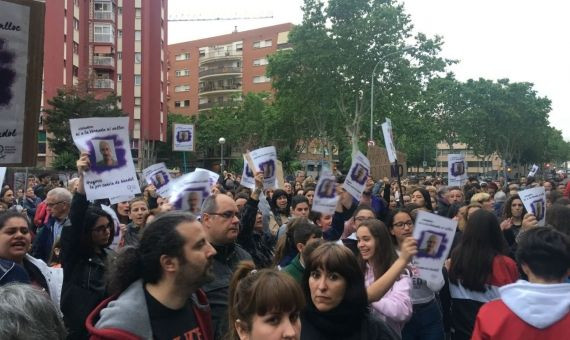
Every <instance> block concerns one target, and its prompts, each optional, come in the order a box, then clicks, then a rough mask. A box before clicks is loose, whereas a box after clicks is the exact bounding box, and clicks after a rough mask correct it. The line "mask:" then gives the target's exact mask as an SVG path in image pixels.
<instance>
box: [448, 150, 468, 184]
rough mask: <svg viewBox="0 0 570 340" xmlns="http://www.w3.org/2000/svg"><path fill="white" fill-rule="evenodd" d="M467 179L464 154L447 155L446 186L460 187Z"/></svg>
mask: <svg viewBox="0 0 570 340" xmlns="http://www.w3.org/2000/svg"><path fill="white" fill-rule="evenodd" d="M466 179H467V162H465V155H464V154H448V155H447V185H448V186H450V187H462V186H463V185H464V184H465V180H466Z"/></svg>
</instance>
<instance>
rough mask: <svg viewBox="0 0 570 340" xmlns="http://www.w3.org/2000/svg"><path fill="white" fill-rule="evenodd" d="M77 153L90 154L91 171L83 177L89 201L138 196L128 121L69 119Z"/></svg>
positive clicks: (114, 119)
mask: <svg viewBox="0 0 570 340" xmlns="http://www.w3.org/2000/svg"><path fill="white" fill-rule="evenodd" d="M69 125H70V127H71V136H72V137H73V142H74V143H75V145H76V146H77V148H78V149H79V150H82V151H88V152H89V160H90V161H91V168H90V169H89V171H87V172H86V173H85V174H84V181H85V183H84V184H85V193H86V194H87V199H88V200H90V201H93V200H96V199H101V198H110V197H117V196H127V195H136V194H140V192H141V190H140V187H139V183H138V180H137V173H136V171H135V165H134V164H133V159H132V156H131V150H130V146H129V145H130V143H129V118H128V117H119V118H81V119H70V120H69Z"/></svg>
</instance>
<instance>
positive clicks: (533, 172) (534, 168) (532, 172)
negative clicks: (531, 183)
mask: <svg viewBox="0 0 570 340" xmlns="http://www.w3.org/2000/svg"><path fill="white" fill-rule="evenodd" d="M537 172H538V165H536V164H533V165H532V168H531V169H530V171H529V172H528V176H527V177H534V176H535V175H536V173H537Z"/></svg>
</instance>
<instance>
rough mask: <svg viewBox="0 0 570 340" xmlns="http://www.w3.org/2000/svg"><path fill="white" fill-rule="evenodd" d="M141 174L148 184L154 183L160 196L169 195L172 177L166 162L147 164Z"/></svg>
mask: <svg viewBox="0 0 570 340" xmlns="http://www.w3.org/2000/svg"><path fill="white" fill-rule="evenodd" d="M143 176H144V178H145V180H146V182H147V183H148V184H152V185H154V187H155V188H156V192H157V193H158V194H159V195H160V196H162V197H168V196H170V190H171V184H172V178H171V177H170V173H169V172H168V168H167V167H166V164H164V163H158V164H153V165H151V166H149V167H148V168H146V169H144V170H143Z"/></svg>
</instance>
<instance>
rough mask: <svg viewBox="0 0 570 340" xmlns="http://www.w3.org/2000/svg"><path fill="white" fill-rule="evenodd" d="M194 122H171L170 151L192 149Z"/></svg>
mask: <svg viewBox="0 0 570 340" xmlns="http://www.w3.org/2000/svg"><path fill="white" fill-rule="evenodd" d="M195 137H196V135H195V133H194V124H172V151H194V140H195V139H196V138H195Z"/></svg>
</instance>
